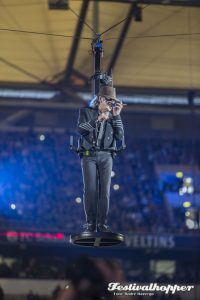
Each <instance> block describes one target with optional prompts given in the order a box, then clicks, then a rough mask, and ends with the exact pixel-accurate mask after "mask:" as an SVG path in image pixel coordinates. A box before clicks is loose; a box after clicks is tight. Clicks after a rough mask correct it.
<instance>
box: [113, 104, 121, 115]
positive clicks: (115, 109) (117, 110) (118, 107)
mask: <svg viewBox="0 0 200 300" xmlns="http://www.w3.org/2000/svg"><path fill="white" fill-rule="evenodd" d="M122 108H123V104H122V103H116V106H115V107H113V116H118V115H119V114H120V112H121V110H122Z"/></svg>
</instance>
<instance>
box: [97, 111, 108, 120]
mask: <svg viewBox="0 0 200 300" xmlns="http://www.w3.org/2000/svg"><path fill="white" fill-rule="evenodd" d="M108 119H109V113H108V112H103V113H101V114H100V115H99V117H98V121H100V122H101V121H104V120H108Z"/></svg>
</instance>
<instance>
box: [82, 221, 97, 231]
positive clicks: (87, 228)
mask: <svg viewBox="0 0 200 300" xmlns="http://www.w3.org/2000/svg"><path fill="white" fill-rule="evenodd" d="M95 227H96V226H95V224H92V223H86V224H84V225H82V229H83V232H86V233H87V232H94V231H95V229H96V228H95Z"/></svg>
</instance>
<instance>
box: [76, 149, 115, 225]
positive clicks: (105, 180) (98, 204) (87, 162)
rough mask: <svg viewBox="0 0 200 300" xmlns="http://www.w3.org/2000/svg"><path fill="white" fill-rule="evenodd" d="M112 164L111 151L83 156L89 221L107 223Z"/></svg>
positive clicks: (84, 184)
mask: <svg viewBox="0 0 200 300" xmlns="http://www.w3.org/2000/svg"><path fill="white" fill-rule="evenodd" d="M112 166H113V158H112V154H111V152H106V151H98V152H96V154H95V156H83V157H82V158H81V167H82V175H83V186H84V188H83V205H84V211H85V216H86V222H87V223H93V224H106V223H107V216H108V211H109V201H110V185H111V171H112ZM98 195H99V196H98Z"/></svg>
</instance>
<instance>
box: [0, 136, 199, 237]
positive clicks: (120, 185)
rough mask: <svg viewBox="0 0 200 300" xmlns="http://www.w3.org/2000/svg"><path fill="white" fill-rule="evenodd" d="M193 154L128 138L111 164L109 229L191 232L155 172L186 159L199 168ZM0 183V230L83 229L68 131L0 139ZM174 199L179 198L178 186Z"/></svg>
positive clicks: (184, 147)
mask: <svg viewBox="0 0 200 300" xmlns="http://www.w3.org/2000/svg"><path fill="white" fill-rule="evenodd" d="M199 150H200V145H199V143H196V144H194V152H193V153H192V152H191V140H180V139H179V140H177V139H176V140H173V139H162V138H151V139H150V138H149V139H144V138H143V139H134V138H132V137H131V136H128V137H127V149H126V150H125V151H124V152H123V153H122V154H120V155H119V156H118V157H117V158H115V159H114V167H113V172H112V185H111V202H110V211H109V218H108V223H109V224H110V225H111V227H112V229H113V230H116V231H121V232H130V233H135V232H140V233H149V232H151V233H162V232H174V231H175V232H177V233H187V232H188V231H189V232H190V233H191V230H188V228H187V226H186V223H185V211H186V210H185V208H184V207H183V206H180V207H179V208H177V207H176V208H174V207H169V206H170V203H168V202H167V201H166V197H165V192H166V191H174V186H173V185H172V184H170V182H169V184H167V183H166V182H165V184H163V185H161V184H160V180H159V177H158V176H159V175H158V173H157V172H156V166H158V165H162V166H166V165H167V166H170V165H176V167H177V170H178V168H179V167H180V169H181V168H182V166H183V165H185V164H187V165H190V164H191V163H192V160H194V162H195V164H196V165H199V163H200V162H199V159H200V156H199V155H198V153H199ZM194 153H195V155H193V154H194ZM0 177H1V182H0V198H1V202H0V208H1V210H0V229H2V230H3V229H6V230H20V229H23V230H24V229H26V230H34V231H39V230H42V231H50V232H55V231H62V232H74V231H77V230H79V229H80V226H81V224H82V223H84V221H85V216H84V210H83V197H82V193H83V191H82V190H83V183H82V174H81V165H80V160H79V158H78V156H77V155H76V154H75V153H73V152H70V151H69V132H67V133H66V134H53V133H52V134H36V133H33V132H28V133H27V134H21V133H9V134H6V133H0ZM180 184H181V180H179V185H180ZM174 192H176V193H178V192H179V191H178V188H177V185H176V186H175V191H174ZM196 192H197V190H196ZM180 199H181V196H180ZM171 208H172V209H171ZM172 212H173V213H172ZM177 216H178V217H177Z"/></svg>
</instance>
